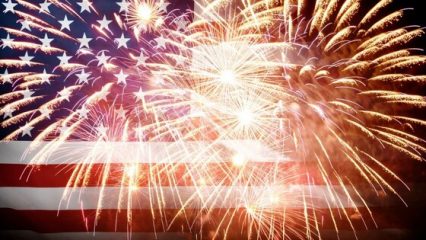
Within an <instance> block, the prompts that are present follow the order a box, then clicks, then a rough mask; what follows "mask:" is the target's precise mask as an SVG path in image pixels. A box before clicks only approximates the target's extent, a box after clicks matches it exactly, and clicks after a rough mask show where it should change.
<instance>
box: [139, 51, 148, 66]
mask: <svg viewBox="0 0 426 240" xmlns="http://www.w3.org/2000/svg"><path fill="white" fill-rule="evenodd" d="M147 59H148V57H146V56H145V55H144V53H143V51H141V54H140V55H139V57H138V59H137V60H138V62H137V63H136V66H140V65H145V64H146V60H147Z"/></svg>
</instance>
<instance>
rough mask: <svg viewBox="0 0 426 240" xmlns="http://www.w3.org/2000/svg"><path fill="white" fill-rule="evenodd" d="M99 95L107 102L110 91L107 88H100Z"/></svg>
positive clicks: (99, 97)
mask: <svg viewBox="0 0 426 240" xmlns="http://www.w3.org/2000/svg"><path fill="white" fill-rule="evenodd" d="M97 93H98V94H99V95H98V99H101V100H104V101H105V102H106V101H107V96H108V95H109V92H108V91H105V90H100V91H99V92H97Z"/></svg>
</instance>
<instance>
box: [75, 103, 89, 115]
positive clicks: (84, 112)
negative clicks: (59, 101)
mask: <svg viewBox="0 0 426 240" xmlns="http://www.w3.org/2000/svg"><path fill="white" fill-rule="evenodd" d="M77 113H78V117H79V118H87V114H88V113H89V110H87V108H86V107H85V106H82V107H81V108H80V109H78V110H77Z"/></svg>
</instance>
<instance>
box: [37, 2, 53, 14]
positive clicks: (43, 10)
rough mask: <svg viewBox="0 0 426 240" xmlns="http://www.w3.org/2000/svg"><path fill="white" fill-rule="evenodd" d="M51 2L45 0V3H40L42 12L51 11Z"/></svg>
mask: <svg viewBox="0 0 426 240" xmlns="http://www.w3.org/2000/svg"><path fill="white" fill-rule="evenodd" d="M50 4H51V3H50V2H47V0H45V1H44V2H43V3H40V4H39V5H40V11H39V12H40V13H41V12H47V13H50V10H49V6H50Z"/></svg>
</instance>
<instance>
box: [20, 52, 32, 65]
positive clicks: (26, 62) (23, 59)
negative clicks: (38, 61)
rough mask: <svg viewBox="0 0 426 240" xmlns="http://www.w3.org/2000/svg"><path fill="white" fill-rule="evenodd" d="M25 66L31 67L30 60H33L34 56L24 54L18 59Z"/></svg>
mask: <svg viewBox="0 0 426 240" xmlns="http://www.w3.org/2000/svg"><path fill="white" fill-rule="evenodd" d="M19 58H20V59H21V60H22V61H23V62H24V63H25V64H26V65H28V66H30V65H31V60H32V59H33V58H34V56H29V55H28V52H25V55H24V56H22V57H19Z"/></svg>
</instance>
